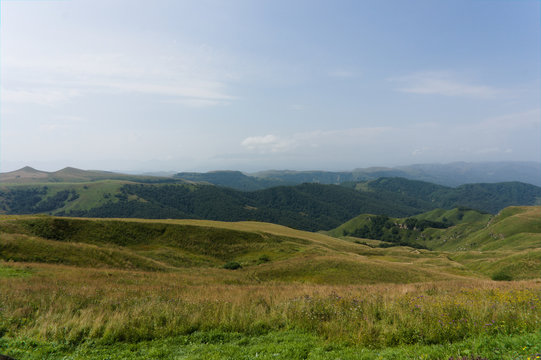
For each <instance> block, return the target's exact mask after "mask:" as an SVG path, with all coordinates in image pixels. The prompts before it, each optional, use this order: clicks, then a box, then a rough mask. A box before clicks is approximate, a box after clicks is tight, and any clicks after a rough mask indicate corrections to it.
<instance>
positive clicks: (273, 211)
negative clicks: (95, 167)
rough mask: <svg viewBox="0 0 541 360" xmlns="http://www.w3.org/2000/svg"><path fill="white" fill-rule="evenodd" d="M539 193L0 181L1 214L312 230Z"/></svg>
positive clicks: (408, 183)
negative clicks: (360, 219)
mask: <svg viewBox="0 0 541 360" xmlns="http://www.w3.org/2000/svg"><path fill="white" fill-rule="evenodd" d="M75 173H77V172H75ZM175 181H182V180H175ZM464 189H466V190H464ZM539 195H541V188H538V187H535V186H533V185H527V184H520V183H502V184H488V185H487V184H477V185H472V186H464V187H459V188H456V189H453V188H446V187H443V186H440V185H435V184H430V183H424V182H419V181H412V180H406V179H401V178H383V179H378V180H374V181H370V182H366V183H357V184H355V185H353V186H349V187H348V186H338V185H323V184H301V185H296V186H279V187H274V188H269V189H264V190H258V191H239V190H234V189H230V188H226V187H218V186H213V185H200V184H185V183H182V184H159V183H158V184H154V183H153V184H145V183H136V182H131V181H125V180H99V181H92V182H86V183H85V182H69V183H65V182H57V183H53V182H51V183H41V184H35V183H34V184H15V185H13V184H12V185H9V184H4V185H1V186H0V211H1V212H2V213H5V214H37V213H42V214H43V213H44V214H50V215H61V216H79V217H125V218H154V219H157V218H176V219H179V218H188V219H189V218H195V219H208V220H220V221H245V220H252V221H263V222H272V223H277V224H281V225H285V226H289V227H293V228H297V229H303V230H309V231H318V230H330V229H333V228H335V227H338V226H339V225H340V224H342V223H344V222H345V221H347V220H349V219H351V218H353V217H355V216H356V215H358V214H361V213H371V214H375V215H386V216H393V217H407V216H409V217H411V216H414V215H418V214H420V213H423V212H426V211H430V210H433V209H434V208H437V207H444V208H453V207H457V206H465V203H466V204H468V206H469V207H471V208H475V209H478V210H483V211H491V212H496V211H497V210H500V209H501V208H503V207H505V206H509V205H533V204H534V203H535V202H536V201H538V196H539ZM395 235H396V234H395Z"/></svg>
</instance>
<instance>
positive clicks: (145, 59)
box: [2, 47, 236, 107]
mask: <svg viewBox="0 0 541 360" xmlns="http://www.w3.org/2000/svg"><path fill="white" fill-rule="evenodd" d="M100 50H101V51H100ZM122 50H123V52H121V53H110V52H107V51H103V49H97V50H95V52H94V53H92V55H89V54H87V53H77V52H69V50H64V51H63V52H61V53H57V52H51V53H43V52H40V53H39V54H32V53H30V54H29V53H22V52H21V53H18V52H17V49H12V50H11V51H10V52H9V54H8V55H5V56H3V59H2V60H3V64H2V65H3V69H2V101H3V102H5V103H15V104H22V103H31V104H38V105H55V104H58V103H63V102H67V101H70V100H72V99H73V98H75V97H80V96H85V95H90V94H129V93H143V94H149V95H156V96H159V97H162V100H163V101H169V102H172V103H178V104H182V105H185V106H190V107H206V106H215V105H218V104H223V103H229V102H231V101H233V100H235V99H236V97H235V96H233V95H231V94H229V93H228V90H227V81H228V79H230V74H229V72H225V71H224V72H222V71H221V70H220V67H219V66H218V65H219V63H220V59H219V57H220V55H219V54H218V55H215V56H216V57H217V58H216V59H214V58H213V57H212V56H211V55H209V54H208V53H207V52H208V51H209V50H208V49H201V48H197V49H195V50H192V49H183V50H184V51H182V50H178V49H174V50H172V49H162V48H157V49H155V50H156V51H148V52H147V53H143V54H141V52H140V51H139V50H138V49H137V48H129V47H124V48H123V49H122ZM187 54H189V55H187ZM209 59H210V60H209Z"/></svg>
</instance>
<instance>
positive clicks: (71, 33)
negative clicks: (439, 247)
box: [0, 0, 541, 171]
mask: <svg viewBox="0 0 541 360" xmlns="http://www.w3.org/2000/svg"><path fill="white" fill-rule="evenodd" d="M0 26H1V30H0V67H1V78H0V85H1V108H0V111H1V113H0V126H1V128H0V130H1V133H0V136H1V138H0V140H1V143H0V160H1V163H0V171H10V170H14V169H16V168H19V167H22V166H24V165H30V166H34V167H36V168H39V169H42V170H58V169H60V168H62V167H65V166H74V167H78V168H83V169H103V170H124V171H126V170H146V171H155V170H173V171H207V170H217V169H238V170H244V171H254V170H263V169H271V168H273V169H298V170H307V169H323V170H339V169H343V170H347V169H353V168H356V167H366V166H393V165H406V164H412V163H432V162H437V163H447V162H452V161H497V160H506V161H507V160H520V161H540V160H541V120H540V119H541V113H540V107H541V104H540V101H541V100H540V99H541V91H540V86H541V84H540V83H541V82H540V78H541V74H540V68H541V61H540V54H541V49H540V43H541V39H540V28H541V24H540V2H539V1H538V0H531V1H529V0H523V1H517V0H511V1H503V0H490V1H488V0H487V1H481V0H469V1H460V0H426V1H417V0H413V1H412V0H408V1H404V0H394V1H390V0H389V1H387V0H351V1H345V0H327V1H314V0H306V1H301V0H287V1H285V0H284V1H281V0H268V1H264V0H246V1H235V0H227V1H223V0H217V1H207V0H197V1H196V0H193V1H179V0H171V1H168V0H147V1H142V0H141V1H137V0H127V1H124V0H101V1H100V0H72V1H70V0H64V1H62V0H59V1H44V0H39V1H38V0H34V1H17V0H12V1H9V0H2V1H1V24H0Z"/></svg>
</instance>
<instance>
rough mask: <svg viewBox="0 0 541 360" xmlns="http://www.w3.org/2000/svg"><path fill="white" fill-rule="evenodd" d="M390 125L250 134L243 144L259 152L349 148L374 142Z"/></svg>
mask: <svg viewBox="0 0 541 360" xmlns="http://www.w3.org/2000/svg"><path fill="white" fill-rule="evenodd" d="M392 130H393V128H390V127H360V128H351V129H342V130H327V131H324V130H314V131H307V132H299V133H295V134H292V135H289V136H282V137H278V136H276V135H272V134H269V135H264V136H250V137H247V138H245V139H244V140H243V141H242V142H241V145H242V146H243V147H244V148H245V149H246V150H248V151H251V152H258V153H288V152H289V153H291V152H295V153H302V152H311V151H313V149H316V148H348V147H350V148H351V147H358V146H359V144H363V146H366V145H367V144H373V143H375V142H377V141H378V139H380V138H381V136H380V135H384V134H385V133H388V132H390V131H392Z"/></svg>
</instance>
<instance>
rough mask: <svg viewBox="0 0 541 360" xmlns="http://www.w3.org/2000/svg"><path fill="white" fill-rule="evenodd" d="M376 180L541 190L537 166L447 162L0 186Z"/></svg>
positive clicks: (57, 175)
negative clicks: (519, 185) (521, 185)
mask: <svg viewBox="0 0 541 360" xmlns="http://www.w3.org/2000/svg"><path fill="white" fill-rule="evenodd" d="M380 177H401V178H405V179H411V180H421V181H426V182H431V183H434V184H439V185H445V186H452V187H456V186H459V185H463V184H472V183H498V182H509V181H519V182H523V183H527V184H532V185H536V186H541V163H537V162H484V163H466V162H455V163H450V164H418V165H409V166H399V167H393V168H390V167H371V168H363V169H355V170H352V171H319V170H318V171H295V170H268V171H261V172H256V173H243V172H240V171H229V170H228V171H211V172H206V173H198V172H180V173H177V174H171V173H167V172H154V173H144V174H140V175H135V174H121V173H116V172H110V171H98V170H80V169H76V168H73V167H66V168H64V169H62V170H59V171H54V172H46V171H40V170H36V169H34V168H31V167H29V166H27V167H24V168H22V169H19V170H16V171H11V172H6V173H0V183H14V184H23V183H48V182H88V181H99V180H125V181H134V182H144V183H182V182H189V183H194V182H195V183H204V184H212V185H217V186H224V187H230V188H233V189H237V190H243V191H254V190H262V189H268V188H271V187H275V186H283V185H298V184H303V183H318V184H335V185H338V184H344V183H347V182H359V181H368V180H374V179H377V178H380Z"/></svg>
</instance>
